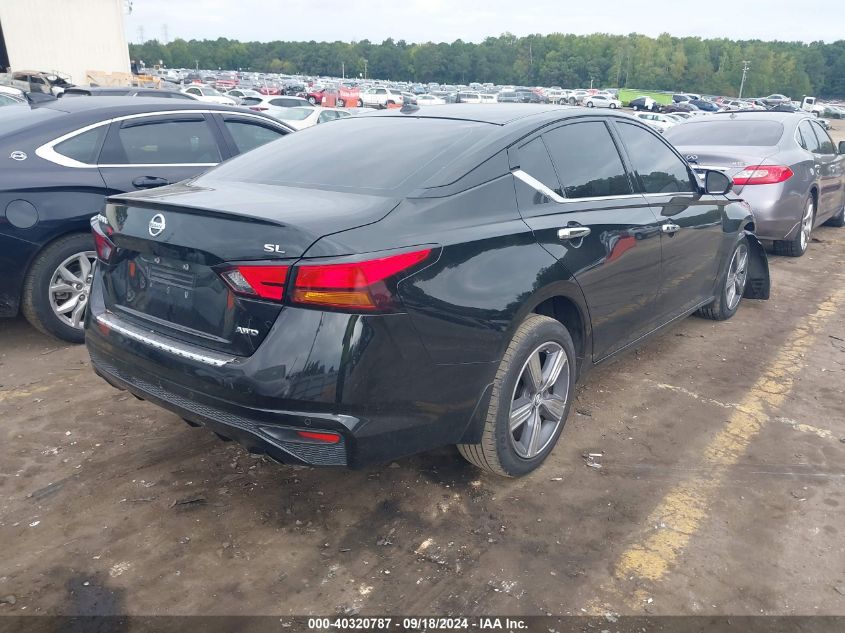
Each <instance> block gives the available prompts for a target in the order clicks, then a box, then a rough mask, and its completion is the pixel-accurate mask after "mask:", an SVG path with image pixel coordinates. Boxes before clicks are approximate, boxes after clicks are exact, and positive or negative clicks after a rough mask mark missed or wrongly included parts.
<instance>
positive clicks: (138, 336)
mask: <svg viewBox="0 0 845 633" xmlns="http://www.w3.org/2000/svg"><path fill="white" fill-rule="evenodd" d="M96 319H97V322H98V323H101V324H102V325H104V326H105V327H107V328H109V329H111V330H114V331H115V332H117V333H118V334H121V335H122V336H125V337H126V338H129V339H132V340H133V341H137V342H139V343H144V344H145V345H149V346H150V347H153V348H155V349H158V350H161V351H163V352H169V353H170V354H173V355H174V356H179V357H181V358H187V359H188V360H193V361H197V362H199V363H205V364H206V365H211V366H213V367H223V365H226V364H228V363H231V362H232V361H234V360H235V357H234V356H227V355H225V354H218V353H215V352H211V351H202V352H200V351H199V349H200V348H198V347H195V346H193V345H187V344H184V343H176V342H175V341H172V339H168V338H167V337H164V336H161V335H159V334H156V333H155V332H151V331H148V330H142V329H141V328H137V327H135V326H133V325H129V324H128V323H125V322H123V321H122V320H121V319H119V318H118V317H116V316H115V315H114V314H112V313H110V312H106V313H104V314H99V315H97V317H96ZM192 350H197V351H192Z"/></svg>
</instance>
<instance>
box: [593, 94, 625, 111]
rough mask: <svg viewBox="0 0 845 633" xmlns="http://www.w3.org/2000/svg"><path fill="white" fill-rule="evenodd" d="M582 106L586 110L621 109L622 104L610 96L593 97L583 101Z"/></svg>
mask: <svg viewBox="0 0 845 633" xmlns="http://www.w3.org/2000/svg"><path fill="white" fill-rule="evenodd" d="M584 105H585V106H587V107H588V108H611V109H612V110H615V109H616V108H621V107H622V102H621V101H619V99H614V98H613V97H612V96H610V95H598V94H597V95H593V96H591V97H586V98H585V99H584Z"/></svg>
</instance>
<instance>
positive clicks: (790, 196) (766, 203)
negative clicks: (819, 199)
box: [738, 183, 806, 240]
mask: <svg viewBox="0 0 845 633" xmlns="http://www.w3.org/2000/svg"><path fill="white" fill-rule="evenodd" d="M738 195H739V197H741V198H742V199H743V200H745V201H746V202H747V203H748V204H749V205H751V210H752V211H753V213H754V223H755V231H754V232H755V234H756V235H757V237H758V238H759V239H761V240H791V239H793V238H794V237H795V236H796V235H797V234H798V230H799V226H800V224H801V215H802V213H803V210H804V202H805V201H806V198H802V197H800V196H798V195H795V194H794V193H793V192H791V191H789V190H787V189H786V187H785V186H784V185H783V183H780V184H775V185H746V186H745V187H743V188H742V192H741V193H740V194H738Z"/></svg>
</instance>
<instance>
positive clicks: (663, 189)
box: [618, 123, 693, 193]
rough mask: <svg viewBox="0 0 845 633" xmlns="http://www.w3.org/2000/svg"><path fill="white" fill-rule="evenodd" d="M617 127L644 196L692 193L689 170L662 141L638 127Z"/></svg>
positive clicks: (621, 124)
mask: <svg viewBox="0 0 845 633" xmlns="http://www.w3.org/2000/svg"><path fill="white" fill-rule="evenodd" d="M618 126H619V133H620V135H621V136H622V142H623V143H625V147H626V148H627V149H628V156H629V157H630V158H631V162H632V163H633V165H634V168H635V169H636V170H637V173H638V174H639V176H640V181H641V182H642V185H643V192H644V193H678V192H691V191H693V188H692V181H691V180H690V174H689V171H688V170H687V166H686V165H685V164H684V162H683V161H682V160H681V159H680V158H678V156H677V155H675V153H674V152H673V151H672V150H670V149H669V148H668V147H666V144H665V143H663V141H661V140H660V139H659V138H657V137H655V136H654V134H652V133H651V132H649V131H647V130H644V129H642V128H641V127H638V126H636V125H631V124H630V123H619V124H618Z"/></svg>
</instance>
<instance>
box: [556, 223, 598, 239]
mask: <svg viewBox="0 0 845 633" xmlns="http://www.w3.org/2000/svg"><path fill="white" fill-rule="evenodd" d="M589 234H590V229H589V227H586V226H567V227H566V228H565V229H558V231H557V236H558V239H561V240H576V239H578V238H579V237H587V236H588V235H589Z"/></svg>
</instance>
